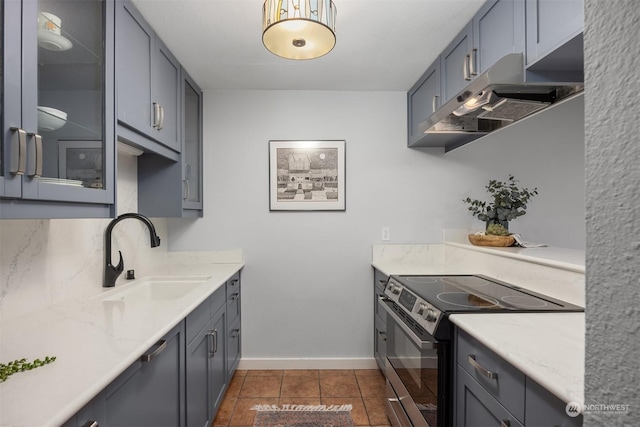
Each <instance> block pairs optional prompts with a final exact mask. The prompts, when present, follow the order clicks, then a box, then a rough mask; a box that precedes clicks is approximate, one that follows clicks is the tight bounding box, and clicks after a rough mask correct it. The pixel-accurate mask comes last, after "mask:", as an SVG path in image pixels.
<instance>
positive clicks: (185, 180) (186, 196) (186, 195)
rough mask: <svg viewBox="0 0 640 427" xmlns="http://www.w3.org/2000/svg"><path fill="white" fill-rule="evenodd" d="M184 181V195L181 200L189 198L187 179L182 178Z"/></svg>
mask: <svg viewBox="0 0 640 427" xmlns="http://www.w3.org/2000/svg"><path fill="white" fill-rule="evenodd" d="M182 181H184V197H183V200H189V180H188V179H183V180H182Z"/></svg>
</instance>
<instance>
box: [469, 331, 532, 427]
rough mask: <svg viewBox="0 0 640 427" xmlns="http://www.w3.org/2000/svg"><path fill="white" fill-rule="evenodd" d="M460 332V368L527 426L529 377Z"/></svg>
mask: <svg viewBox="0 0 640 427" xmlns="http://www.w3.org/2000/svg"><path fill="white" fill-rule="evenodd" d="M457 331H458V334H457V340H456V344H457V350H456V355H457V357H456V358H457V361H458V365H459V366H460V367H462V369H464V370H465V371H466V372H467V373H468V374H469V375H470V376H471V377H472V378H474V379H475V380H476V381H477V382H478V383H479V384H480V385H481V386H482V387H483V388H484V389H485V390H486V391H487V392H488V393H489V394H491V395H492V396H493V397H495V398H496V399H497V400H498V401H499V402H500V403H501V404H502V405H503V406H504V407H505V408H506V409H507V410H508V411H509V412H511V413H512V414H513V415H514V416H515V417H516V418H518V420H520V422H524V402H525V398H524V393H525V375H524V374H523V373H522V372H520V371H519V370H517V369H516V368H514V367H513V366H511V365H510V364H509V363H507V362H506V361H505V360H504V359H502V358H501V357H500V356H498V355H496V354H495V353H493V352H492V351H491V350H489V349H488V348H486V347H485V346H484V345H482V344H481V343H480V342H479V341H478V340H476V339H475V338H473V337H472V336H470V335H469V334H467V333H465V332H464V331H462V330H460V329H458V330H457Z"/></svg>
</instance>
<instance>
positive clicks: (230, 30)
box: [133, 0, 485, 91]
mask: <svg viewBox="0 0 640 427" xmlns="http://www.w3.org/2000/svg"><path fill="white" fill-rule="evenodd" d="M484 1H485V0H334V3H335V5H336V8H337V19H336V38H337V42H336V46H335V48H334V49H333V50H332V51H331V52H330V53H329V54H327V55H326V56H324V57H321V58H317V59H313V60H307V61H292V60H287V59H282V58H279V57H277V56H275V55H273V54H271V53H270V52H268V51H267V50H266V49H265V48H264V46H263V45H262V5H263V3H264V1H263V0H133V3H134V4H135V5H136V6H137V7H138V9H139V10H140V12H141V13H142V14H143V15H144V16H145V18H146V19H147V21H148V22H149V23H150V24H151V25H152V26H153V28H154V30H155V31H156V32H157V33H158V35H159V36H160V38H161V39H162V40H163V41H164V42H165V44H166V45H167V46H168V47H169V49H170V50H171V51H172V52H173V53H174V55H175V56H176V57H177V58H178V60H179V61H180V62H181V63H182V64H183V66H184V67H185V68H186V69H187V70H188V71H189V74H191V76H192V77H193V78H194V79H195V80H196V81H197V82H198V84H199V85H200V86H201V87H202V89H204V90H209V89H236V90H242V89H254V90H255V89H274V90H355V91H360V90H363V91H397V90H399V91H405V90H407V89H409V88H410V87H411V86H412V85H413V84H414V83H415V81H416V80H417V79H418V78H419V77H420V76H421V75H422V73H423V72H424V71H425V69H426V68H427V67H428V66H429V65H430V64H431V63H432V62H433V60H434V59H435V58H436V56H437V55H438V54H439V53H440V52H441V51H442V50H443V48H445V47H446V45H447V44H448V42H449V41H450V40H451V39H452V38H453V37H454V36H455V35H456V34H457V33H458V32H459V31H460V30H461V29H462V28H463V27H464V25H465V24H466V23H467V22H469V20H470V19H471V18H472V17H473V15H474V13H475V12H476V11H477V10H478V9H479V8H480V6H481V5H482V4H483V3H484Z"/></svg>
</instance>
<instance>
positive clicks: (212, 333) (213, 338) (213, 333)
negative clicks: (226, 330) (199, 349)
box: [207, 329, 218, 358]
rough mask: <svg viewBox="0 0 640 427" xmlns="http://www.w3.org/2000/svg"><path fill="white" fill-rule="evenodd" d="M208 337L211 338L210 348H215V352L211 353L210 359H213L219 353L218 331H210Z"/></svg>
mask: <svg viewBox="0 0 640 427" xmlns="http://www.w3.org/2000/svg"><path fill="white" fill-rule="evenodd" d="M207 336H208V337H209V348H213V351H209V357H210V358H211V357H213V356H215V354H216V353H217V352H218V330H217V329H212V330H210V331H209V333H208V334H207Z"/></svg>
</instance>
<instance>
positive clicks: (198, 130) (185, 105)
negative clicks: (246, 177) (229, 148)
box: [181, 69, 203, 216]
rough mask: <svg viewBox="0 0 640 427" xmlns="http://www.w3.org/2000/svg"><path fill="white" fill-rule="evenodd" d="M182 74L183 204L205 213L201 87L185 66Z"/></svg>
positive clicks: (198, 213) (190, 208)
mask: <svg viewBox="0 0 640 427" xmlns="http://www.w3.org/2000/svg"><path fill="white" fill-rule="evenodd" d="M182 75H183V78H182V80H181V82H182V109H181V113H182V167H183V172H182V174H183V176H182V182H183V184H184V187H183V197H182V200H183V202H182V206H183V208H184V210H195V211H196V212H195V215H196V216H202V149H203V146H202V91H201V90H200V88H199V87H198V85H197V84H196V82H195V81H194V80H193V79H192V78H191V77H190V76H189V75H188V74H187V72H186V71H185V70H184V69H183V70H182Z"/></svg>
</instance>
